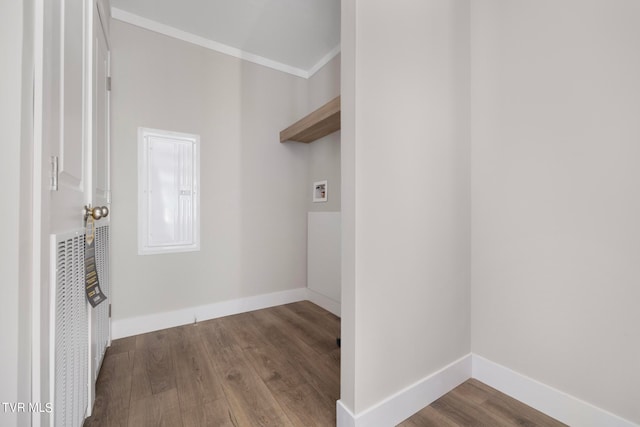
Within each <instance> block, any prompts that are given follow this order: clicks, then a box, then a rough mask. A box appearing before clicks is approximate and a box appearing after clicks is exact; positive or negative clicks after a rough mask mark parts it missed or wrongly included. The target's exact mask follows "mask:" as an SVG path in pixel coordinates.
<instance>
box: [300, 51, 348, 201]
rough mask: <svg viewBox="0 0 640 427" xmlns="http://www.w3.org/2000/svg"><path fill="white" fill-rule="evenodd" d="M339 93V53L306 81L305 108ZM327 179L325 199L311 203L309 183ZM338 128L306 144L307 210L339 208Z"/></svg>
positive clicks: (317, 104) (311, 185) (313, 107)
mask: <svg viewBox="0 0 640 427" xmlns="http://www.w3.org/2000/svg"><path fill="white" fill-rule="evenodd" d="M338 95H340V55H338V56H336V57H335V58H333V59H332V60H331V61H329V63H327V65H325V66H324V67H322V68H321V69H320V70H318V72H317V73H316V74H314V75H313V76H312V77H311V78H310V79H309V81H308V101H307V105H308V111H309V112H311V111H314V110H315V109H317V108H320V107H321V106H323V105H324V104H326V103H327V102H329V101H331V100H332V99H333V98H335V97H336V96H338ZM324 180H327V187H328V190H329V191H328V196H327V201H326V202H321V203H313V194H312V188H313V183H314V182H317V181H324ZM340 180H341V177H340V131H338V132H334V133H332V134H330V135H327V136H325V137H324V138H321V139H318V140H316V141H314V142H312V143H310V144H309V178H308V186H307V189H306V197H307V200H308V206H309V207H308V209H309V212H339V211H340V199H341V191H340V189H341V185H340Z"/></svg>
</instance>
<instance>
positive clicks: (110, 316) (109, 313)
mask: <svg viewBox="0 0 640 427" xmlns="http://www.w3.org/2000/svg"><path fill="white" fill-rule="evenodd" d="M109 318H111V304H109Z"/></svg>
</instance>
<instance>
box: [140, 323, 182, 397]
mask: <svg viewBox="0 0 640 427" xmlns="http://www.w3.org/2000/svg"><path fill="white" fill-rule="evenodd" d="M175 334H176V331H175V330H169V329H167V330H163V331H156V332H151V333H148V334H144V335H139V336H138V337H137V340H136V352H135V360H134V362H133V384H132V387H131V399H132V400H137V399H141V398H144V397H147V396H149V395H150V394H158V393H162V392H165V391H168V390H171V389H174V388H176V373H175V367H174V364H173V359H172V356H171V340H172V338H174V337H175Z"/></svg>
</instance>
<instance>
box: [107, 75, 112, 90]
mask: <svg viewBox="0 0 640 427" xmlns="http://www.w3.org/2000/svg"><path fill="white" fill-rule="evenodd" d="M107 91H109V92H111V76H109V77H107Z"/></svg>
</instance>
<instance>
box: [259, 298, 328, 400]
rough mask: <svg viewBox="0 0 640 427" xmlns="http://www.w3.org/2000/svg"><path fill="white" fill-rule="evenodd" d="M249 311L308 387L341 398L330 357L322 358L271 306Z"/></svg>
mask: <svg viewBox="0 0 640 427" xmlns="http://www.w3.org/2000/svg"><path fill="white" fill-rule="evenodd" d="M251 314H252V317H254V318H255V319H256V320H255V323H259V324H261V325H262V327H263V328H264V331H265V332H264V335H265V337H267V338H268V339H269V341H270V342H271V343H272V345H273V346H275V347H277V348H280V349H283V350H284V351H286V353H287V360H288V361H289V363H291V364H292V365H293V366H294V367H295V368H296V369H297V370H298V371H299V372H300V373H301V375H303V376H304V378H305V380H306V381H307V382H308V383H309V384H310V385H311V386H313V387H314V388H315V389H316V390H318V392H320V393H321V394H326V395H328V396H331V397H332V398H333V399H334V400H338V399H339V398H340V369H339V367H337V366H336V363H335V359H334V358H333V357H331V356H329V355H325V356H324V357H323V356H322V355H321V354H320V352H318V351H317V350H315V349H313V348H312V347H311V346H309V345H308V344H306V343H305V342H304V341H302V340H301V339H300V338H299V337H298V336H296V334H293V333H292V331H291V330H290V329H289V324H288V323H287V322H285V321H284V320H282V319H281V318H280V317H278V316H276V315H275V313H274V310H273V309H268V310H259V311H254V312H253V313H251ZM338 351H339V350H338ZM329 359H331V360H329Z"/></svg>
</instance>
